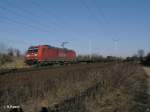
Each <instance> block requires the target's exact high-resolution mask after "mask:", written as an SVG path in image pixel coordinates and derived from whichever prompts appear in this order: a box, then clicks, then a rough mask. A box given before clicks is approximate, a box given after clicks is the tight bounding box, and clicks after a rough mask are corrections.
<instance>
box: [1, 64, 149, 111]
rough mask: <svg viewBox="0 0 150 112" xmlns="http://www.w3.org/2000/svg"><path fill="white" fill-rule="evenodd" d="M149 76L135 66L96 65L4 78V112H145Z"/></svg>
mask: <svg viewBox="0 0 150 112" xmlns="http://www.w3.org/2000/svg"><path fill="white" fill-rule="evenodd" d="M147 90H148V87H147V75H146V74H145V72H144V71H143V69H142V67H141V66H140V65H138V64H135V63H127V62H126V63H116V62H110V63H93V64H78V65H70V66H62V67H56V68H50V69H46V70H39V71H30V72H23V73H9V74H5V75H1V76H0V106H1V110H0V112H8V111H9V109H4V106H6V105H19V106H21V108H22V109H23V111H24V112H39V110H41V109H45V112H51V111H53V112H67V111H70V112H145V111H146V109H147V108H148V106H149V105H148V95H147Z"/></svg>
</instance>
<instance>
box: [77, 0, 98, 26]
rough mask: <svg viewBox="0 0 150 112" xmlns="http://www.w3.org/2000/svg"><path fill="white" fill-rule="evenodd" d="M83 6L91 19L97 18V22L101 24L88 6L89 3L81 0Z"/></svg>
mask: <svg viewBox="0 0 150 112" xmlns="http://www.w3.org/2000/svg"><path fill="white" fill-rule="evenodd" d="M80 2H81V4H82V5H83V6H84V7H85V8H86V9H87V11H88V13H89V14H90V16H91V17H95V20H96V21H97V23H99V24H100V25H101V23H100V21H99V18H97V17H96V16H95V14H93V12H92V11H91V8H90V7H89V6H88V5H87V3H86V2H85V1H84V0H80Z"/></svg>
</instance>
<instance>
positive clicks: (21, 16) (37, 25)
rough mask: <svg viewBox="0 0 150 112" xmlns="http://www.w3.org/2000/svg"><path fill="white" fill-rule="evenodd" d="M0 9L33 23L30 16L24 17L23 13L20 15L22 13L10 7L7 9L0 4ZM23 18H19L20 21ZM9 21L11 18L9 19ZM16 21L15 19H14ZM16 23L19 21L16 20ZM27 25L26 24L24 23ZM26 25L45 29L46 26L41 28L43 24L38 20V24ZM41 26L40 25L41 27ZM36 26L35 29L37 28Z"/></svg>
mask: <svg viewBox="0 0 150 112" xmlns="http://www.w3.org/2000/svg"><path fill="white" fill-rule="evenodd" d="M0 9H1V10H3V11H5V12H7V13H9V14H13V15H14V16H16V17H19V18H22V19H23V20H26V19H28V20H29V21H32V23H34V21H35V20H34V19H32V18H26V16H24V15H22V14H20V13H16V12H15V11H13V10H10V9H8V8H5V7H3V6H1V5H0ZM23 20H21V23H22V24H23ZM10 21H11V20H10ZM15 21H16V20H15ZM18 23H20V22H19V21H18ZM24 24H26V23H24ZM26 25H27V24H26ZM39 25H40V27H39ZM28 26H32V27H37V28H38V29H41V30H42V29H43V30H47V29H48V28H46V27H45V28H42V27H43V24H41V23H40V22H38V24H34V25H33V24H32V25H31V24H28ZM41 26H42V27H41ZM37 28H36V29H37ZM47 31H48V32H50V30H47Z"/></svg>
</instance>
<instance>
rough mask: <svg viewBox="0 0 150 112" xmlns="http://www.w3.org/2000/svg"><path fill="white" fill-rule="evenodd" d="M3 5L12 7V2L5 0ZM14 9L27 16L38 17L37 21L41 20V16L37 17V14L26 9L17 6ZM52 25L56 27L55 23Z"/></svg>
mask: <svg viewBox="0 0 150 112" xmlns="http://www.w3.org/2000/svg"><path fill="white" fill-rule="evenodd" d="M3 3H6V4H7V5H10V6H12V3H10V1H9V2H8V1H7V0H5V2H3ZM13 8H15V9H17V10H18V11H21V12H24V13H26V14H28V15H32V16H36V20H37V19H38V18H41V16H40V15H37V14H35V13H33V12H31V11H29V10H26V9H25V8H22V7H19V6H17V7H16V6H15V7H13ZM51 24H52V25H54V24H53V23H51ZM44 25H45V24H44Z"/></svg>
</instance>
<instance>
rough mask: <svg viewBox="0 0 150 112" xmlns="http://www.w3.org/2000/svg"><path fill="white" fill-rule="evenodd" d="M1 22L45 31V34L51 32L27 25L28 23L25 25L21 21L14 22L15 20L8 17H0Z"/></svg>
mask: <svg viewBox="0 0 150 112" xmlns="http://www.w3.org/2000/svg"><path fill="white" fill-rule="evenodd" d="M0 19H1V20H3V21H6V22H11V23H15V24H20V25H23V26H24V27H28V28H31V29H34V30H35V29H37V30H40V31H43V32H46V33H48V32H49V31H48V30H44V29H42V28H40V27H35V26H33V25H30V24H26V23H23V22H20V21H17V20H14V19H10V18H8V17H2V16H1V17H0Z"/></svg>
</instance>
